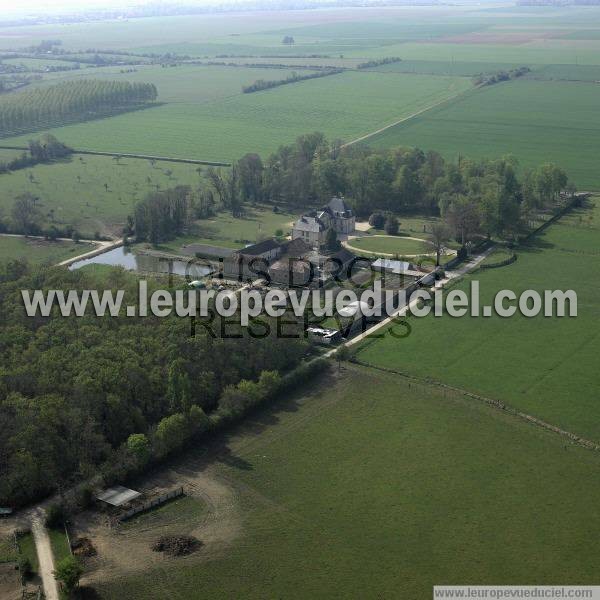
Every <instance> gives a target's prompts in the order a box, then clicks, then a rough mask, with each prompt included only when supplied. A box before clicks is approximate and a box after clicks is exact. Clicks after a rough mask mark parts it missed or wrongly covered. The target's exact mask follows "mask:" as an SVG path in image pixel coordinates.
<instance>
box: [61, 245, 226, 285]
mask: <svg viewBox="0 0 600 600" xmlns="http://www.w3.org/2000/svg"><path fill="white" fill-rule="evenodd" d="M196 260H197V259H192V258H190V261H189V262H187V261H183V260H176V259H167V258H163V257H158V256H151V255H149V254H136V253H135V252H132V251H131V250H130V249H129V248H125V247H120V248H114V249H113V250H109V251H108V252H104V253H103V254H98V256H93V257H91V258H85V259H83V260H78V261H77V262H75V263H73V264H72V265H71V266H70V267H69V269H71V270H73V269H80V268H81V267H85V266H86V265H111V266H114V267H123V268H124V269H127V270H128V271H136V272H138V273H165V274H167V273H173V274H174V275H188V276H189V277H190V278H191V279H200V278H202V277H206V275H209V274H210V273H212V272H213V270H214V269H213V268H211V267H210V265H209V263H207V262H203V261H198V264H195V263H194V262H193V261H196Z"/></svg>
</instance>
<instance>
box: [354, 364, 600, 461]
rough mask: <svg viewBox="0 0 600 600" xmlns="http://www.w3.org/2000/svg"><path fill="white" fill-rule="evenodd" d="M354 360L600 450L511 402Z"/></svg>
mask: <svg viewBox="0 0 600 600" xmlns="http://www.w3.org/2000/svg"><path fill="white" fill-rule="evenodd" d="M352 362H353V363H355V364H357V365H361V366H363V367H368V368H369V369H376V370H377V371H383V372H385V373H392V374H394V375H399V376H401V377H404V378H406V379H412V380H413V381H416V382H418V383H421V384H423V385H430V386H435V387H440V388H442V389H446V390H450V391H452V392H455V393H458V394H462V395H464V396H466V397H467V398H473V399H474V400H479V401H480V402H484V403H485V404H487V405H489V406H492V407H494V408H497V409H500V410H502V411H504V412H506V413H508V414H510V415H513V416H515V417H519V418H520V419H523V420H524V421H527V422H528V423H531V424H532V425H537V426H538V427H540V428H542V429H546V430H547V431H551V432H553V433H557V434H558V435H561V436H563V437H566V438H568V439H570V440H571V441H572V442H573V443H575V444H577V445H579V446H583V447H584V448H587V449H588V450H594V451H600V445H599V444H597V443H595V442H592V441H591V440H588V439H586V438H583V437H580V436H578V435H577V434H575V433H573V432H571V431H567V430H566V429H561V428H560V427H557V426H556V425H552V424H551V423H547V422H546V421H543V420H542V419H538V418H537V417H534V416H533V415H530V414H528V413H524V412H521V411H520V410H518V409H516V408H514V407H513V406H510V405H509V404H506V403H505V402H502V401H501V400H496V399H494V398H488V397H487V396H480V395H479V394H475V393H473V392H469V391H468V390H465V389H463V388H459V387H455V386H453V385H449V384H447V383H442V382H441V381H437V380H436V379H430V378H429V377H427V378H425V377H417V376H416V375H411V374H410V373H404V372H402V371H396V370H395V369H389V368H387V367H380V366H378V365H374V364H372V363H368V362H366V361H362V360H360V359H358V358H356V357H354V358H353V359H352Z"/></svg>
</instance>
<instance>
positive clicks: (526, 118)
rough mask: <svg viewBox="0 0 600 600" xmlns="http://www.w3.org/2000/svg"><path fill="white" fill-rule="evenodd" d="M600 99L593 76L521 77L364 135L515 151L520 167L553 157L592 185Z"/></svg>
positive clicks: (382, 142) (452, 153)
mask: <svg viewBox="0 0 600 600" xmlns="http://www.w3.org/2000/svg"><path fill="white" fill-rule="evenodd" d="M599 103H600V86H599V85H597V84H595V83H591V82H588V83H585V82H577V83H571V82H566V81H532V80H525V79H522V80H517V81H512V82H509V83H502V84H498V85H494V86H490V87H485V88H481V89H479V90H476V91H474V93H472V94H463V95H462V96H461V97H460V98H458V99H457V100H456V101H455V102H453V103H451V104H449V105H441V106H439V107H436V108H433V109H432V110H430V111H427V112H425V113H423V114H421V115H419V116H417V117H415V118H414V119H410V120H408V121H406V122H403V123H400V124H399V125H397V126H395V127H391V128H389V129H386V130H385V131H383V132H382V133H380V134H378V135H375V136H373V137H371V138H369V144H370V145H373V146H374V147H381V148H389V147H394V146H398V145H416V146H419V147H421V148H424V149H431V150H437V151H439V152H441V153H442V154H444V155H446V156H447V157H451V158H456V156H458V155H459V154H460V155H462V156H466V157H469V158H484V157H487V158H494V157H498V156H502V155H503V154H512V155H514V156H515V157H516V158H517V159H519V161H520V163H521V165H522V166H525V167H529V166H534V165H539V164H542V163H548V162H554V163H555V164H557V165H560V166H561V167H563V168H564V169H565V170H566V171H567V173H568V174H569V176H570V177H571V179H572V180H573V181H574V182H575V183H576V184H577V185H578V186H579V187H580V188H583V189H596V190H597V189H600V172H599V171H598V162H597V156H598V155H599V154H600V113H599V112H598V109H597V107H598V105H599Z"/></svg>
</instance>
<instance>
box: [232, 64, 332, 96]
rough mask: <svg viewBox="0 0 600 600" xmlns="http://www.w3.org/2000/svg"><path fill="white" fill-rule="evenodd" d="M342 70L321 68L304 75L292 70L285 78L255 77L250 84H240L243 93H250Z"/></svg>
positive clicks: (325, 75) (326, 75) (327, 75)
mask: <svg viewBox="0 0 600 600" xmlns="http://www.w3.org/2000/svg"><path fill="white" fill-rule="evenodd" d="M343 71H344V69H337V68H333V69H322V70H319V71H317V72H316V73H308V74H306V75H300V74H298V73H297V72H296V71H293V72H292V73H291V74H290V75H288V76H287V77H286V78H285V79H273V80H265V79H257V80H256V81H255V82H254V83H251V84H250V85H245V86H242V92H243V93H244V94H252V93H254V92H260V91H261V90H269V89H271V88H274V87H279V86H280V85H287V84H288V83H296V82H297V81H306V80H307V79H318V78H319V77H329V76H330V75H337V74H338V73H342V72H343Z"/></svg>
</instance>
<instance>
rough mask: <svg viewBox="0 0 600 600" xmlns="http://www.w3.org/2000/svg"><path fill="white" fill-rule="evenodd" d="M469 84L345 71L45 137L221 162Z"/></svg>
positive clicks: (420, 103) (374, 123)
mask: <svg viewBox="0 0 600 600" xmlns="http://www.w3.org/2000/svg"><path fill="white" fill-rule="evenodd" d="M272 72H273V74H274V76H275V75H276V74H277V73H279V71H278V70H273V71H272ZM471 87H472V84H471V81H470V80H469V79H466V78H456V77H434V76H427V75H423V76H418V75H406V74H383V73H362V72H358V73H357V72H347V73H342V74H340V75H334V76H331V77H324V78H322V79H313V80H310V81H303V82H300V83H295V84H289V85H284V86H281V87H278V88H275V89H271V90H266V91H262V92H257V93H253V94H238V95H235V96H232V97H229V98H225V99H223V100H219V101H218V102H208V103H204V104H193V103H168V104H165V105H163V106H159V107H155V108H151V109H147V110H142V111H136V112H133V113H128V114H124V115H118V116H115V117H112V118H110V119H102V120H97V121H90V122H87V123H81V124H77V125H68V126H65V127H59V128H56V129H53V130H51V133H53V134H54V135H56V136H57V137H58V139H60V140H61V141H64V142H65V143H67V144H69V145H71V146H72V147H74V148H79V149H86V150H101V151H108V152H123V153H143V154H154V155H162V156H172V157H183V158H196V159H205V160H225V161H227V160H230V159H235V158H239V157H241V156H243V155H244V154H246V153H247V152H258V153H261V154H266V153H269V152H272V151H274V150H275V149H276V148H278V147H279V146H280V145H281V144H284V143H289V142H291V141H293V140H294V139H295V138H296V137H297V136H298V135H301V134H303V133H306V132H309V131H323V132H324V133H325V134H326V135H328V136H330V137H331V138H342V139H345V140H351V139H353V138H356V137H359V136H361V135H364V134H366V133H370V132H371V131H373V130H376V129H379V128H381V127H384V126H386V125H389V124H390V123H394V122H395V121H397V120H399V119H401V118H403V117H407V116H409V115H411V114H413V113H415V112H417V111H419V110H421V109H423V108H425V107H427V106H432V105H434V104H436V103H438V102H440V101H442V100H444V99H447V98H451V97H454V96H456V95H458V94H461V93H463V92H465V91H467V90H470V89H471ZM29 137H30V136H29ZM27 139H28V136H21V137H20V138H13V139H10V140H7V141H6V142H5V143H6V144H9V145H10V144H16V143H19V144H23V143H25V142H26V140H27Z"/></svg>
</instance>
